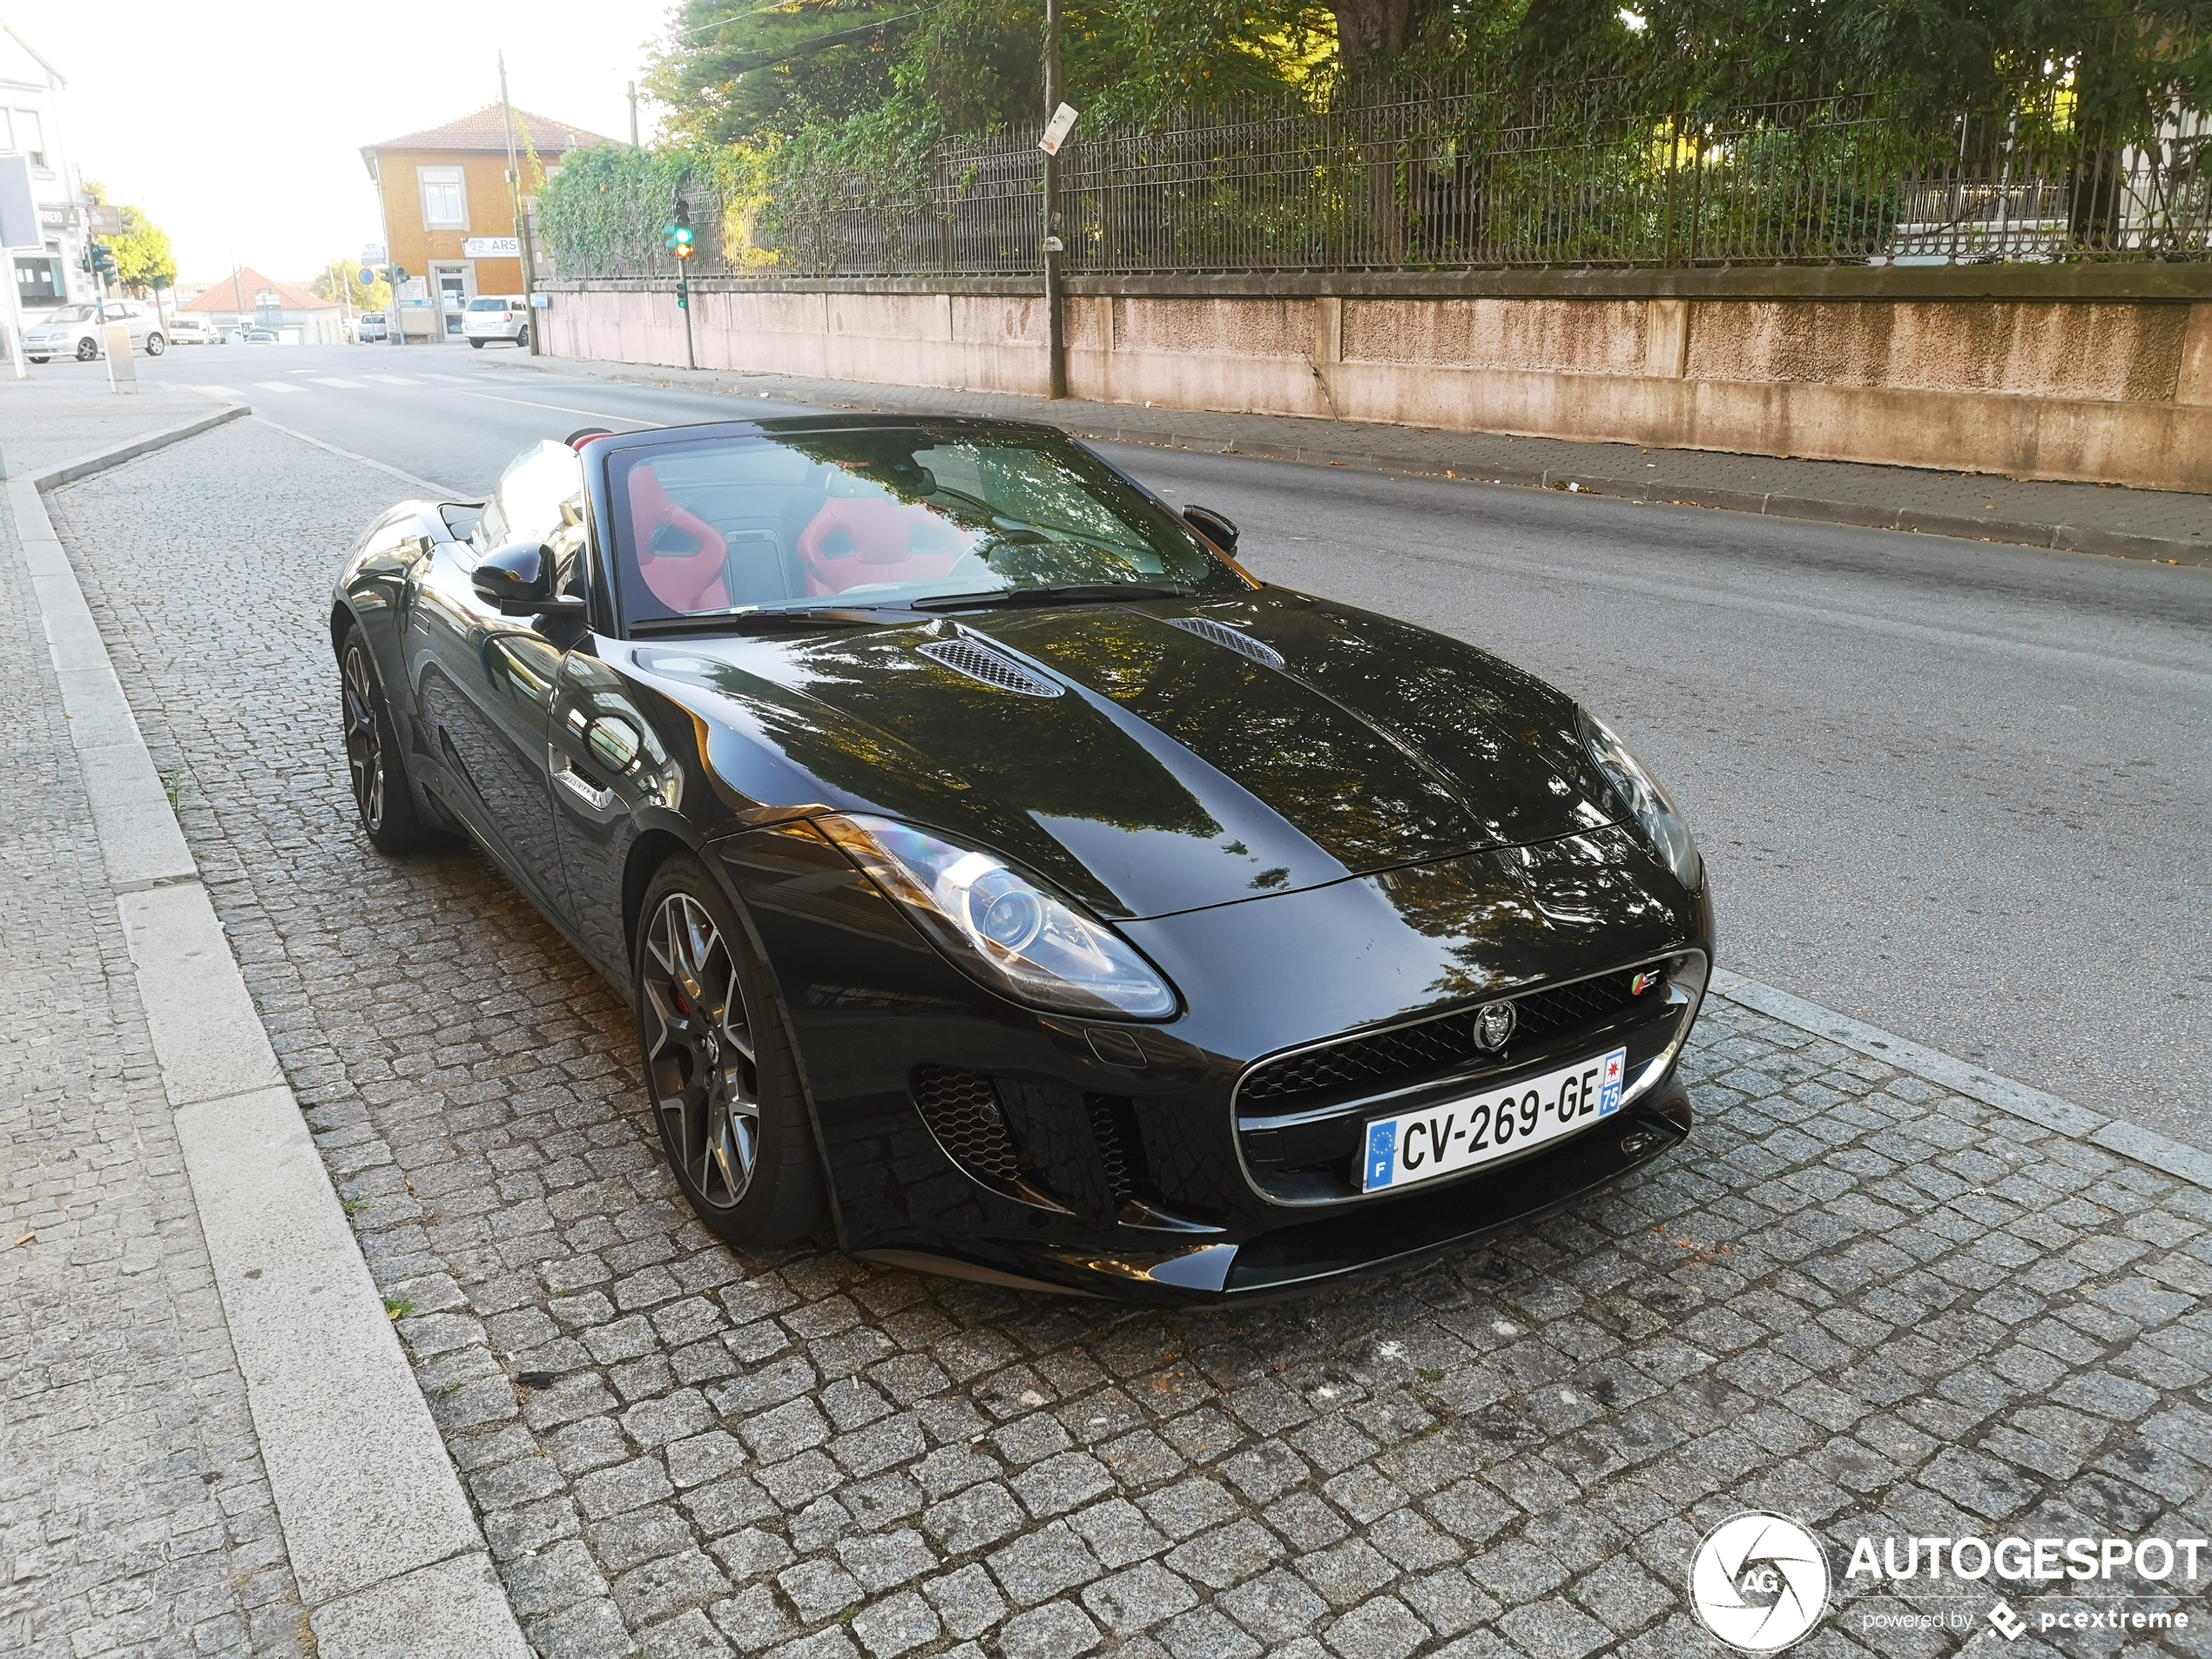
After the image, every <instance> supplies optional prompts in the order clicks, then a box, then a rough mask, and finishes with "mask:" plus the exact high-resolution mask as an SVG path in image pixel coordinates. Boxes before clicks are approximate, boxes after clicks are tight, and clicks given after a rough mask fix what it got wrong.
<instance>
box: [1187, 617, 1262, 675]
mask: <svg viewBox="0 0 2212 1659" xmlns="http://www.w3.org/2000/svg"><path fill="white" fill-rule="evenodd" d="M1168 626H1169V627H1170V628H1180V629H1182V630H1183V631H1184V633H1186V634H1196V635H1197V636H1198V637H1199V638H1201V639H1211V640H1212V641H1213V643H1214V644H1217V645H1226V646H1227V647H1228V648H1229V649H1230V650H1231V651H1235V652H1236V653H1237V654H1238V656H1239V657H1249V658H1251V659H1252V661H1254V662H1256V663H1264V664H1266V665H1267V666H1268V667H1270V668H1280V667H1282V665H1283V653H1282V652H1281V651H1277V650H1276V649H1275V647H1274V646H1272V645H1270V644H1266V643H1265V642H1264V641H1263V640H1258V639H1254V638H1253V637H1251V635H1250V634H1248V633H1245V632H1244V631H1242V630H1241V629H1237V628H1231V626H1230V625H1229V624H1227V623H1225V622H1216V621H1215V620H1214V619H1213V618H1212V617H1169V618H1168Z"/></svg>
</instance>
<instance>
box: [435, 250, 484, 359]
mask: <svg viewBox="0 0 2212 1659" xmlns="http://www.w3.org/2000/svg"><path fill="white" fill-rule="evenodd" d="M430 290H431V298H433V299H434V300H436V301H437V306H438V316H439V319H440V322H439V328H438V332H439V334H441V335H442V336H444V337H445V338H447V339H450V340H458V339H460V338H461V314H462V312H464V311H466V310H468V309H469V301H470V300H473V299H475V297H476V262H475V260H453V261H451V262H449V263H435V262H434V263H433V264H432V265H431V266H430Z"/></svg>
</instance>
